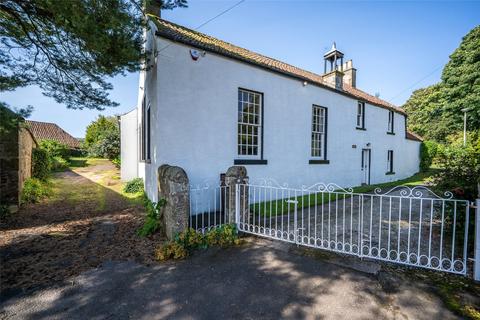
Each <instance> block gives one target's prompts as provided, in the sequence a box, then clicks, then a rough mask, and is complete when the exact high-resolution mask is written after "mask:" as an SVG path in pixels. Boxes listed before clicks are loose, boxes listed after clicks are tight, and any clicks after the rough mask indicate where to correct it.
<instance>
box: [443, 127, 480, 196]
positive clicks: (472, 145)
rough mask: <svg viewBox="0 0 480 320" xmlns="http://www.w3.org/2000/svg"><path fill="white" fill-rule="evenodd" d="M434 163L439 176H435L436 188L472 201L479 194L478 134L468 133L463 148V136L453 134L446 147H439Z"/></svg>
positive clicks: (479, 140) (474, 132)
mask: <svg viewBox="0 0 480 320" xmlns="http://www.w3.org/2000/svg"><path fill="white" fill-rule="evenodd" d="M436 161H437V162H438V165H439V166H440V168H441V169H442V170H441V174H439V175H438V176H437V180H438V181H437V183H438V186H439V187H440V188H442V189H446V190H453V191H454V192H455V193H456V195H457V196H459V197H463V198H466V199H470V200H473V199H475V198H476V197H477V194H478V193H479V192H480V190H478V185H479V184H480V132H478V131H473V132H471V133H469V135H468V139H467V144H466V146H463V134H461V133H459V134H453V135H451V136H449V137H448V138H447V144H446V145H440V146H439V148H438V151H437V157H436Z"/></svg>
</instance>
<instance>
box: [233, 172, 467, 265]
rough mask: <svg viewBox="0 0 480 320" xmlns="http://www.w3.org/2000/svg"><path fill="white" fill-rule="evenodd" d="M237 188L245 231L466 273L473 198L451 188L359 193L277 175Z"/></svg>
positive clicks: (422, 187) (352, 253)
mask: <svg viewBox="0 0 480 320" xmlns="http://www.w3.org/2000/svg"><path fill="white" fill-rule="evenodd" d="M237 189H238V190H237V191H238V193H240V194H248V203H247V201H246V200H244V201H243V203H242V201H240V212H241V213H243V214H239V215H238V217H237V220H238V221H237V222H238V228H239V230H240V231H243V232H246V233H252V234H256V235H259V236H264V237H268V238H273V239H278V240H282V241H286V242H291V243H296V244H299V245H304V246H308V247H314V248H320V249H325V250H331V251H336V252H341V253H346V254H351V255H356V256H359V257H368V258H373V259H379V260H384V261H389V262H395V263H400V264H405V265H410V266H417V267H423V268H429V269H434V270H439V271H445V272H452V273H457V274H466V271H467V243H468V221H469V202H468V201H467V200H456V199H453V195H452V194H451V193H446V194H445V197H440V196H438V195H436V194H435V193H434V192H432V191H431V190H429V189H428V188H426V187H424V186H416V187H413V188H410V187H404V186H398V187H395V188H393V189H391V190H389V191H388V192H385V193H384V192H382V191H381V190H380V189H376V190H375V191H374V192H373V193H356V192H353V190H352V189H343V188H341V187H339V186H337V185H335V184H324V183H318V184H315V185H313V186H311V187H302V188H300V189H297V188H289V187H287V186H282V185H278V184H276V183H275V182H273V181H264V182H263V183H259V184H240V185H238V187H237ZM239 199H240V197H239ZM242 199H246V198H242ZM242 206H243V207H242ZM246 206H248V208H247V207H246Z"/></svg>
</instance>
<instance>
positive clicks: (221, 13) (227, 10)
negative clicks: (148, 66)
mask: <svg viewBox="0 0 480 320" xmlns="http://www.w3.org/2000/svg"><path fill="white" fill-rule="evenodd" d="M245 1H247V0H240V1H238V2H237V3H235V4H234V5H233V6H231V7H228V8H227V9H225V10H223V11H222V12H220V13H219V14H217V15H216V16H214V17H212V18H210V19H208V20H207V21H205V22H203V23H202V24H200V25H199V26H198V27H196V28H194V29H193V30H198V29H200V28H201V27H203V26H205V25H206V24H208V23H210V22H212V21H213V20H215V19H217V18H219V17H221V16H223V15H224V14H225V13H227V12H229V11H230V10H232V9H234V8H236V7H238V6H239V5H241V4H242V3H244V2H245ZM170 46H171V44H168V45H166V46H165V47H163V48H161V49H160V50H158V51H157V55H158V54H159V53H160V52H162V51H163V50H165V49H167V48H168V47H170Z"/></svg>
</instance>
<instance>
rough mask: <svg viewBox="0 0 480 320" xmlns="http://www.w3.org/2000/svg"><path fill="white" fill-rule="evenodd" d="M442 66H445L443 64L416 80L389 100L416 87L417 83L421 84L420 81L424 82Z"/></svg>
mask: <svg viewBox="0 0 480 320" xmlns="http://www.w3.org/2000/svg"><path fill="white" fill-rule="evenodd" d="M442 67H443V65H441V66H438V67H436V68H435V69H434V70H433V71H432V72H430V73H429V74H427V75H426V76H424V77H423V78H421V79H420V80H418V81H416V82H415V83H414V84H412V85H411V86H409V87H408V88H405V89H403V90H402V91H400V92H399V93H397V94H396V95H394V96H393V97H391V98H390V99H389V100H390V101H393V100H395V99H396V98H397V97H399V96H400V95H402V94H403V93H404V92H406V91H407V90H410V89H412V88H413V87H415V86H416V85H417V84H419V83H420V82H422V81H423V80H425V79H427V78H428V77H430V76H431V75H432V74H434V73H435V72H437V71H438V70H439V69H440V68H442Z"/></svg>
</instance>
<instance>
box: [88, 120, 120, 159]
mask: <svg viewBox="0 0 480 320" xmlns="http://www.w3.org/2000/svg"><path fill="white" fill-rule="evenodd" d="M85 148H86V149H87V150H88V153H89V154H90V156H94V157H103V158H108V159H115V158H117V157H118V156H119V155H120V125H119V122H118V119H117V117H105V116H99V117H98V119H97V120H95V121H93V122H92V123H90V124H89V125H88V126H87V132H86V135H85Z"/></svg>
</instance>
